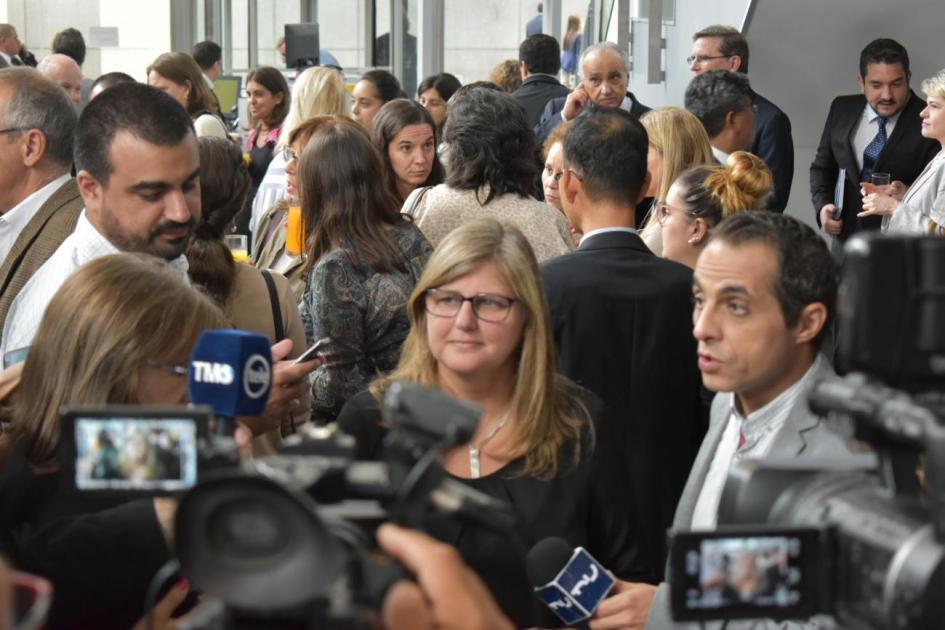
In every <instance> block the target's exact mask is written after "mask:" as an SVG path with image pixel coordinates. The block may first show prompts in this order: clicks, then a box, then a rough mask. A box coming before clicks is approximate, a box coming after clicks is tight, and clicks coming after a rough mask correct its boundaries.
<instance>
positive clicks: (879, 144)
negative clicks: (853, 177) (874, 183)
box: [860, 116, 888, 182]
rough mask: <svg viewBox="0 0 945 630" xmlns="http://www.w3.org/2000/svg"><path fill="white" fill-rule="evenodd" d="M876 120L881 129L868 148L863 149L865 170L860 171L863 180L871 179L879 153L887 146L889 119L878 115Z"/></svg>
mask: <svg viewBox="0 0 945 630" xmlns="http://www.w3.org/2000/svg"><path fill="white" fill-rule="evenodd" d="M876 120H877V121H878V124H879V131H877V132H876V135H875V136H874V137H873V139H872V140H871V141H870V143H869V144H868V145H866V150H865V151H863V172H861V173H860V181H861V182H868V181H870V176H871V175H872V174H873V168H874V167H875V166H876V159H877V158H878V157H879V154H880V153H882V152H883V147H885V146H886V121H887V120H888V119H887V118H884V117H883V116H877V118H876Z"/></svg>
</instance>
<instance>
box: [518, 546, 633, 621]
mask: <svg viewBox="0 0 945 630" xmlns="http://www.w3.org/2000/svg"><path fill="white" fill-rule="evenodd" d="M525 571H526V573H527V574H528V581H529V582H531V584H532V586H533V587H534V589H535V595H537V596H538V599H540V600H541V601H543V602H544V603H545V605H546V606H548V608H550V609H551V611H552V612H553V613H554V614H555V615H557V616H558V618H559V619H560V620H561V621H563V622H564V623H565V624H566V625H569V626H574V625H576V624H579V623H581V622H584V621H586V620H587V619H590V618H591V617H592V616H593V615H594V611H596V610H597V606H598V605H599V604H600V603H601V602H602V601H603V600H604V598H606V597H607V594H608V593H610V591H611V589H612V588H613V587H614V584H616V583H617V581H616V580H615V579H614V578H613V577H611V575H610V574H609V573H608V572H607V569H605V568H604V566H603V565H601V564H600V563H599V562H598V561H597V560H595V559H594V557H593V556H591V554H589V553H588V552H587V550H586V549H584V548H583V547H576V548H573V547H571V545H569V544H568V543H567V542H566V541H565V540H563V539H561V538H556V537H551V538H545V539H544V540H541V541H539V542H538V543H537V544H535V546H534V547H532V548H531V551H529V552H528V556H527V557H526V558H525ZM582 626H583V627H586V625H585V624H582V625H581V626H578V627H582Z"/></svg>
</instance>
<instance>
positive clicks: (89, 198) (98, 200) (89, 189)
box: [75, 170, 105, 216]
mask: <svg viewBox="0 0 945 630" xmlns="http://www.w3.org/2000/svg"><path fill="white" fill-rule="evenodd" d="M75 181H76V184H77V185H78V187H79V194H81V195H82V201H83V202H84V203H85V209H86V211H87V212H89V213H90V214H92V215H93V216H97V215H98V213H99V210H100V209H101V207H102V197H103V196H104V194H105V192H104V191H105V188H104V187H103V186H102V184H101V183H100V182H99V181H98V180H97V179H95V178H94V177H93V176H92V174H91V173H89V172H88V171H85V170H82V171H79V172H78V173H76V175H75Z"/></svg>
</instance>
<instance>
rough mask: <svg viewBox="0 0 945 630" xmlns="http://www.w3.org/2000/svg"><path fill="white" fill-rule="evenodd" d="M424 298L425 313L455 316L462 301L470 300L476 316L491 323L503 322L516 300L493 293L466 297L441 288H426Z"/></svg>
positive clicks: (437, 315) (435, 315)
mask: <svg viewBox="0 0 945 630" xmlns="http://www.w3.org/2000/svg"><path fill="white" fill-rule="evenodd" d="M424 298H425V299H424V304H425V306H426V309H427V313H429V314H430V315H433V316H434V317H456V316H457V315H458V314H459V311H460V309H462V308H463V302H470V303H471V304H472V309H473V314H474V315H475V316H476V317H477V318H479V319H481V320H482V321H484V322H492V323H493V324H499V323H501V322H504V321H505V319H506V318H507V317H508V316H509V312H510V311H511V310H512V305H513V304H515V303H516V302H518V300H516V299H515V298H510V297H505V296H504V295H495V294H493V293H479V294H478V295H471V296H469V297H466V296H465V295H463V294H461V293H457V292H456V291H445V290H443V289H427V290H426V292H425V293H424Z"/></svg>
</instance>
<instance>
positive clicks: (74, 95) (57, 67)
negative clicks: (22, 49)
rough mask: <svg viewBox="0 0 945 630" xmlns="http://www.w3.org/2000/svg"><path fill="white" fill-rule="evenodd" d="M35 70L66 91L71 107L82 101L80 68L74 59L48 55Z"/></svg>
mask: <svg viewBox="0 0 945 630" xmlns="http://www.w3.org/2000/svg"><path fill="white" fill-rule="evenodd" d="M36 69H37V70H38V71H39V72H40V73H42V74H43V76H45V77H46V78H47V79H49V80H51V81H53V82H54V83H56V84H57V85H58V86H59V87H61V88H62V89H63V90H65V91H66V94H67V95H68V96H69V100H70V101H72V104H73V105H76V106H78V104H79V102H80V101H81V100H82V68H80V67H79V64H77V63H76V62H75V59H73V58H72V57H69V56H67V55H63V54H60V53H56V54H52V55H48V56H46V57H44V58H43V60H42V61H40V62H39V65H38V66H36Z"/></svg>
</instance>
